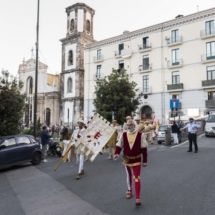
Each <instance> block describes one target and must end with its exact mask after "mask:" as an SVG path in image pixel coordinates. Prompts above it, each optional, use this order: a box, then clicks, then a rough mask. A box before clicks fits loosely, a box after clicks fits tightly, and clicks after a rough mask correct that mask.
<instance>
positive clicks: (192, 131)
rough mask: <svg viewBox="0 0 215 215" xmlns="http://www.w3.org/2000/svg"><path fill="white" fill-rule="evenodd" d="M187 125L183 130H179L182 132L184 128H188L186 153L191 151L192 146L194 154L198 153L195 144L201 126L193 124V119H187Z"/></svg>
mask: <svg viewBox="0 0 215 215" xmlns="http://www.w3.org/2000/svg"><path fill="white" fill-rule="evenodd" d="M189 121H190V122H189V123H187V125H186V126H185V127H184V128H181V129H180V130H181V131H182V130H184V129H185V128H188V139H189V150H188V151H187V152H192V151H193V144H194V147H195V151H194V153H197V152H198V144H197V132H198V131H199V130H200V129H201V126H200V125H198V124H196V123H194V121H193V118H190V119H189Z"/></svg>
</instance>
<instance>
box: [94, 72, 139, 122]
mask: <svg viewBox="0 0 215 215" xmlns="http://www.w3.org/2000/svg"><path fill="white" fill-rule="evenodd" d="M96 83H97V84H96V86H95V94H96V99H95V100H94V102H93V104H94V105H95V107H96V112H98V113H99V114H101V115H102V116H104V117H105V118H106V119H107V120H109V121H111V120H112V111H114V118H115V119H116V120H117V121H118V123H120V124H122V123H123V122H124V120H125V117H126V116H131V115H132V112H133V113H135V110H137V108H138V106H139V104H140V102H141V100H140V98H141V96H142V94H141V93H138V89H136V86H137V84H136V83H135V82H133V81H130V80H129V75H127V74H126V72H125V70H122V69H121V71H117V70H114V69H113V70H112V73H111V74H110V75H109V76H107V77H104V79H99V80H97V82H96Z"/></svg>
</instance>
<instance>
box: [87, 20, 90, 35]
mask: <svg viewBox="0 0 215 215" xmlns="http://www.w3.org/2000/svg"><path fill="white" fill-rule="evenodd" d="M87 33H90V20H87Z"/></svg>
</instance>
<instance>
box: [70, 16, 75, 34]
mask: <svg viewBox="0 0 215 215" xmlns="http://www.w3.org/2000/svg"><path fill="white" fill-rule="evenodd" d="M74 29H75V24H74V19H72V20H71V22H70V32H73V31H74Z"/></svg>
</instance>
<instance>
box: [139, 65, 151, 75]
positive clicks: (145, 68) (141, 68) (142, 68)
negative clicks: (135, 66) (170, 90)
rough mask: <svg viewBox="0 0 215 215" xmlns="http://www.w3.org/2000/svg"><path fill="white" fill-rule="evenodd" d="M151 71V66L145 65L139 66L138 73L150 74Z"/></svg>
mask: <svg viewBox="0 0 215 215" xmlns="http://www.w3.org/2000/svg"><path fill="white" fill-rule="evenodd" d="M151 71H152V65H151V64H147V65H143V66H142V65H141V66H139V72H140V73H142V72H151Z"/></svg>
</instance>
